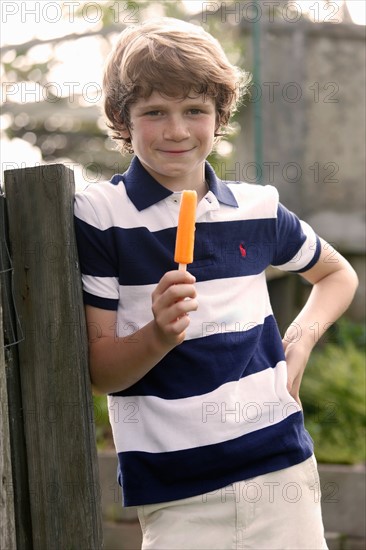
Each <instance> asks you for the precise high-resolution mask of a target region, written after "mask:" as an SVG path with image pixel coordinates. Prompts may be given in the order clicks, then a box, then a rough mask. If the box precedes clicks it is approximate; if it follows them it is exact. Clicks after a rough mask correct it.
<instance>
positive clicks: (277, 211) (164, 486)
mask: <svg viewBox="0 0 366 550" xmlns="http://www.w3.org/2000/svg"><path fill="white" fill-rule="evenodd" d="M246 84H247V77H246V75H245V73H242V72H240V71H239V69H237V68H235V67H233V66H232V65H231V64H230V63H229V62H228V60H227V58H226V56H225V54H224V52H223V51H222V49H221V47H220V45H219V44H218V42H217V41H216V40H214V39H213V38H212V37H211V36H210V35H208V34H207V33H206V32H205V31H203V30H202V29H201V28H200V27H197V26H194V25H191V24H188V23H183V22H182V21H178V20H174V19H161V20H157V21H150V22H147V23H145V24H143V25H141V26H136V27H129V28H127V29H126V30H124V31H123V32H122V34H121V36H120V37H119V40H118V42H117V45H116V46H115V48H114V51H113V52H112V53H111V55H110V57H109V59H108V62H107V65H106V70H105V77H104V91H105V112H106V116H107V118H108V125H109V127H110V129H111V132H112V136H113V137H114V138H115V139H116V140H117V141H118V142H119V143H120V144H121V149H122V150H128V151H130V152H134V154H135V157H134V158H133V160H132V162H131V165H130V167H129V169H128V170H127V172H126V173H125V174H123V175H120V174H117V175H116V176H114V177H113V178H112V180H111V182H110V183H102V184H98V185H91V186H89V187H88V188H87V189H86V190H85V191H84V192H82V193H79V194H77V196H76V202H75V215H76V218H75V219H76V230H77V239H78V247H79V254H80V261H81V269H82V274H83V286H84V298H85V307H86V317H87V323H88V331H89V341H90V372H91V379H92V383H93V385H94V387H95V388H96V390H98V391H100V392H105V393H108V394H109V397H108V400H109V412H110V420H111V424H112V429H113V435H114V441H115V446H116V450H117V453H118V459H119V481H120V483H121V485H122V487H123V497H124V504H125V505H126V506H131V505H136V506H138V514H139V519H140V522H141V527H142V531H143V546H142V548H143V549H159V550H161V549H169V550H171V549H188V548H190V549H204V548H207V549H208V548H209V549H214V548H218V549H221V550H223V549H229V548H230V549H231V548H252V549H255V550H258V549H266V550H268V549H277V550H280V549H281V550H284V549H291V550H295V549H300V548H303V549H305V548H306V549H308V550H310V549H311V550H313V549H320V548H326V543H325V540H324V530H323V525H322V519H321V511H320V503H319V478H318V475H317V469H316V462H315V459H314V456H313V448H312V441H311V439H310V436H309V435H308V433H307V431H306V430H305V428H304V425H303V416H302V411H301V404H300V399H299V390H300V383H301V378H302V375H303V372H304V369H305V366H306V363H307V360H308V358H309V355H310V352H311V350H312V348H313V347H314V345H315V343H316V342H315V341H314V332H313V331H312V330H311V328H310V327H311V326H312V325H313V324H314V322H317V323H318V326H320V327H325V326H329V323H330V322H334V321H335V320H336V319H337V318H338V317H339V316H340V315H341V314H342V313H343V312H344V311H345V309H346V308H347V307H348V305H349V303H350V302H351V300H352V297H353V295H354V292H355V289H356V286H357V277H356V275H355V272H354V271H353V269H352V268H351V266H350V265H349V264H348V262H347V261H346V260H345V259H344V258H343V257H342V256H341V255H339V254H337V253H335V252H334V254H335V255H336V258H337V262H336V263H334V257H335V256H334V255H332V260H333V261H332V262H331V263H329V262H327V257H328V256H329V248H328V245H327V243H325V242H324V241H322V240H321V239H319V237H317V236H316V235H315V233H314V231H313V230H312V229H311V228H310V227H309V226H308V225H307V224H306V223H305V222H303V221H300V220H299V219H298V218H297V217H296V216H295V215H294V214H293V213H291V212H289V211H288V210H286V208H285V207H283V206H282V205H281V204H280V203H279V202H278V196H277V191H276V190H275V188H274V187H271V186H265V187H262V186H255V185H248V184H245V183H241V182H222V181H220V180H219V179H218V178H217V177H216V176H215V173H214V172H213V170H212V168H211V167H210V166H209V164H208V163H207V162H206V157H207V155H208V154H209V153H210V152H211V150H212V147H213V145H214V141H215V137H216V136H218V135H220V131H221V129H222V128H223V127H224V126H225V125H226V124H227V123H228V120H229V117H230V114H231V113H232V111H233V109H234V107H235V105H236V102H237V100H238V97H239V92H244V91H245V87H246ZM183 189H194V190H196V191H197V194H198V201H199V203H198V207H197V223H196V236H195V258H194V261H193V263H192V264H191V266H189V272H184V271H178V270H177V265H176V264H174V261H173V255H174V241H175V234H176V225H177V219H178V211H179V201H180V193H181V191H182V190H183ZM270 264H272V265H276V266H277V267H279V268H280V269H284V270H289V271H296V272H299V273H301V275H302V276H303V277H304V278H305V279H306V280H307V281H309V282H310V283H312V284H313V290H312V292H311V295H310V297H309V299H308V301H307V303H306V305H305V307H304V308H303V310H302V311H301V312H300V313H299V315H298V316H297V318H296V319H295V320H294V323H292V325H291V326H290V328H289V329H288V331H287V333H286V337H285V339H284V341H283V342H282V341H281V337H280V335H279V332H278V328H277V325H276V322H275V320H274V318H273V314H272V310H271V306H270V303H269V298H268V292H267V287H266V280H265V273H264V271H265V269H266V267H268V265H270ZM319 336H321V334H319ZM329 368H331V366H330V367H329Z"/></svg>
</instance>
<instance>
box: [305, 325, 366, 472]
mask: <svg viewBox="0 0 366 550" xmlns="http://www.w3.org/2000/svg"><path fill="white" fill-rule="evenodd" d="M364 342H365V326H364V325H360V324H355V323H350V322H349V321H345V320H342V321H340V322H339V323H337V325H336V328H335V330H334V331H333V333H332V343H328V344H324V345H323V347H320V349H319V350H315V351H314V353H313V354H312V356H311V358H310V361H309V364H308V366H307V369H306V372H305V375H304V378H303V382H302V386H301V401H302V405H303V408H304V415H305V425H306V428H307V429H308V431H309V433H310V435H311V436H312V438H313V440H314V444H315V454H316V456H317V459H318V461H319V462H329V463H344V464H355V463H359V462H363V461H365V458H366V453H365V435H366V433H365V432H366V411H365V393H366V392H365V390H366V388H365V355H364Z"/></svg>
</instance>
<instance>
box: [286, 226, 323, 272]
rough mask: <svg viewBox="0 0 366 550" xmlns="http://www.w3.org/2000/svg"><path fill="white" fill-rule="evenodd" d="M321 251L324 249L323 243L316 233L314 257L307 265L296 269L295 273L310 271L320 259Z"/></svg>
mask: <svg viewBox="0 0 366 550" xmlns="http://www.w3.org/2000/svg"><path fill="white" fill-rule="evenodd" d="M321 251H322V245H321V242H320V239H319V237H318V235H316V249H315V254H314V256H313V259H312V260H311V261H310V262H309V263H308V264H307V265H306V266H305V267H303V268H302V269H297V270H294V271H293V273H304V272H305V271H308V270H309V269H311V268H312V267H313V266H314V265H315V264H316V262H317V261H318V260H319V256H320V254H321Z"/></svg>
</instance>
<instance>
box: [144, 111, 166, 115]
mask: <svg viewBox="0 0 366 550" xmlns="http://www.w3.org/2000/svg"><path fill="white" fill-rule="evenodd" d="M162 114H163V113H162V111H147V112H146V113H145V115H147V116H159V115H162Z"/></svg>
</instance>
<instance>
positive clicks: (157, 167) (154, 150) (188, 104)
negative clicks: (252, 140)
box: [126, 92, 217, 191]
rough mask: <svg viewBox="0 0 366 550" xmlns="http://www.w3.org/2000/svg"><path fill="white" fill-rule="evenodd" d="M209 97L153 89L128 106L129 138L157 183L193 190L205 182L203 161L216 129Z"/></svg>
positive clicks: (214, 114)
mask: <svg viewBox="0 0 366 550" xmlns="http://www.w3.org/2000/svg"><path fill="white" fill-rule="evenodd" d="M216 120H217V117H216V108H215V102H214V100H213V98H211V97H203V96H202V95H195V96H194V98H193V99H191V98H189V97H187V98H185V99H181V98H179V99H176V98H167V97H165V96H162V95H160V93H159V92H153V93H152V94H151V95H150V97H149V98H147V99H143V98H140V99H138V100H137V102H136V103H134V104H132V105H131V107H130V122H131V128H132V129H131V130H129V131H127V130H126V137H128V136H129V137H130V138H131V142H132V146H133V149H134V152H135V154H136V156H137V157H138V158H139V160H140V162H141V163H142V165H143V166H144V167H145V169H146V170H147V171H148V172H149V173H150V174H151V175H152V176H153V177H154V178H155V179H156V180H157V181H159V183H161V184H162V185H164V186H165V187H167V188H168V189H171V190H172V191H179V190H182V189H196V190H197V191H200V186H202V184H203V182H204V162H205V159H206V157H207V155H208V154H209V153H210V152H211V150H212V146H213V141H214V134H215V129H216V125H217V124H216Z"/></svg>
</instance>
